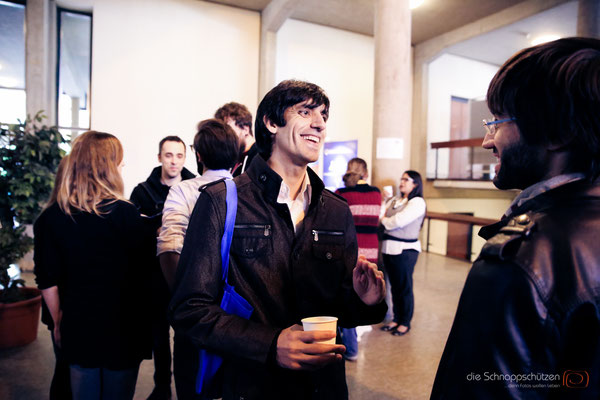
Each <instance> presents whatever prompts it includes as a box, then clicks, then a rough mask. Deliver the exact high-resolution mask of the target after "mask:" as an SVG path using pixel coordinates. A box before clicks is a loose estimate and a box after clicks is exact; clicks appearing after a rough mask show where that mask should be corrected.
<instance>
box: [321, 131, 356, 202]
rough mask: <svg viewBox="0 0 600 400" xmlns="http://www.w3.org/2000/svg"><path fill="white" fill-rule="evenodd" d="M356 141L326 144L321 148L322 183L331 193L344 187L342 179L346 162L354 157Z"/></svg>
mask: <svg viewBox="0 0 600 400" xmlns="http://www.w3.org/2000/svg"><path fill="white" fill-rule="evenodd" d="M357 151H358V140H346V141H342V142H326V143H325V146H324V148H323V182H325V187H326V188H327V189H329V190H331V191H335V190H336V189H338V188H341V187H343V186H344V182H343V181H342V177H343V176H344V174H345V173H346V167H347V166H348V161H350V160H351V159H353V158H354V157H356V153H357Z"/></svg>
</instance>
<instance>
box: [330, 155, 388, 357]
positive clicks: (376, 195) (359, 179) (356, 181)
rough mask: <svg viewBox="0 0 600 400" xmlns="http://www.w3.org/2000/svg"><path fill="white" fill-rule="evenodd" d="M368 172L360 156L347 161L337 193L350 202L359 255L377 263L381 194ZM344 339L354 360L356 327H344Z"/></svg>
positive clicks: (356, 351)
mask: <svg viewBox="0 0 600 400" xmlns="http://www.w3.org/2000/svg"><path fill="white" fill-rule="evenodd" d="M368 176H369V173H368V170H367V163H366V162H365V160H363V159H361V158H353V159H352V160H350V161H349V162H348V170H347V171H346V174H345V175H344V177H343V180H344V184H345V185H346V187H345V188H342V189H338V190H337V191H336V193H337V194H338V195H340V196H342V197H343V198H344V199H346V201H347V202H348V205H349V206H350V211H351V212H352V216H353V218H354V225H355V226H356V237H357V241H358V254H359V255H364V256H365V257H366V258H367V260H369V261H370V262H373V263H377V256H378V253H377V252H378V248H379V240H378V239H377V226H378V224H379V214H380V210H381V193H380V192H379V189H377V188H376V187H375V186H370V185H369V184H367V182H366V179H367V178H368ZM341 330H342V341H343V343H344V345H345V346H346V353H345V354H344V357H345V358H346V359H347V360H350V361H354V360H356V359H357V358H358V342H357V338H356V329H355V328H342V329H341Z"/></svg>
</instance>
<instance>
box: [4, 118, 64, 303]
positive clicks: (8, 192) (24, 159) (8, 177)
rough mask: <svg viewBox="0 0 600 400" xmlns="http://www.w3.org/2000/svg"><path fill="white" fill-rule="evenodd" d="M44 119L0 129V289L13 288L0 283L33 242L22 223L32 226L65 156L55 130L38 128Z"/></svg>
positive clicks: (59, 136) (58, 134) (48, 194)
mask: <svg viewBox="0 0 600 400" xmlns="http://www.w3.org/2000/svg"><path fill="white" fill-rule="evenodd" d="M44 118H45V116H44V115H43V114H42V112H41V111H40V112H38V113H37V114H36V115H35V116H34V117H33V118H31V117H28V118H27V121H25V123H24V124H23V123H21V124H14V125H1V126H0V227H1V228H0V247H1V248H2V252H0V284H3V285H4V287H11V286H16V285H17V283H15V282H12V283H11V284H10V285H9V284H8V282H7V284H4V282H3V280H4V279H8V278H7V277H8V274H7V273H6V270H7V269H8V267H9V265H10V264H11V263H14V262H15V261H17V260H19V259H20V258H21V257H23V255H25V253H27V252H28V251H29V250H30V249H31V247H32V245H33V240H32V239H31V238H30V237H28V236H27V235H26V234H25V231H24V224H31V223H33V221H34V220H35V218H37V216H38V215H39V213H40V211H41V209H42V207H43V205H44V204H45V203H46V202H47V201H48V198H49V197H50V193H51V192H52V188H53V185H54V176H55V173H56V169H57V168H58V164H59V163H60V160H61V159H62V158H63V156H64V154H65V152H64V150H62V149H61V148H60V145H61V144H63V143H67V141H66V140H65V139H64V138H63V136H62V135H61V134H60V132H59V131H58V129H57V128H56V127H47V126H46V125H41V126H40V123H41V122H42V120H43V119H44ZM36 122H37V123H36ZM4 295H6V293H4V294H3V296H2V297H4ZM1 301H2V299H0V302H1Z"/></svg>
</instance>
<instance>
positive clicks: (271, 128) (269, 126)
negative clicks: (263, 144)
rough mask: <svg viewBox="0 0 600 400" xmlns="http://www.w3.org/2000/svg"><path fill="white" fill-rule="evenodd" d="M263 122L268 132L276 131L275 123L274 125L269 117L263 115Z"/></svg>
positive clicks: (273, 132)
mask: <svg viewBox="0 0 600 400" xmlns="http://www.w3.org/2000/svg"><path fill="white" fill-rule="evenodd" d="M263 122H264V124H265V126H266V127H267V129H268V130H269V132H271V133H272V134H273V135H274V134H276V133H277V125H275V124H274V123H273V122H271V120H270V119H268V118H267V116H266V115H265V116H263Z"/></svg>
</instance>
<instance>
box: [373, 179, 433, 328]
mask: <svg viewBox="0 0 600 400" xmlns="http://www.w3.org/2000/svg"><path fill="white" fill-rule="evenodd" d="M425 209H426V206H425V200H423V181H422V179H421V175H419V173H418V172H416V171H411V170H409V171H406V172H404V174H402V179H401V180H400V195H399V196H395V197H392V198H391V199H390V200H388V202H387V203H386V210H385V214H384V216H383V218H382V219H381V224H382V225H383V227H384V228H385V231H384V235H383V241H382V245H381V252H382V254H383V265H384V267H385V270H386V273H387V274H388V277H389V281H390V285H391V291H392V302H393V304H394V306H393V312H394V319H393V320H392V322H390V323H389V324H387V325H384V326H382V327H381V330H383V331H387V332H391V333H392V335H395V336H402V335H405V334H406V333H408V331H409V330H410V321H411V319H412V316H413V310H414V296H413V278H412V275H413V271H414V268H415V264H416V263H417V258H418V256H419V253H420V252H421V242H420V241H419V232H420V231H421V227H422V226H423V219H424V218H425Z"/></svg>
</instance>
